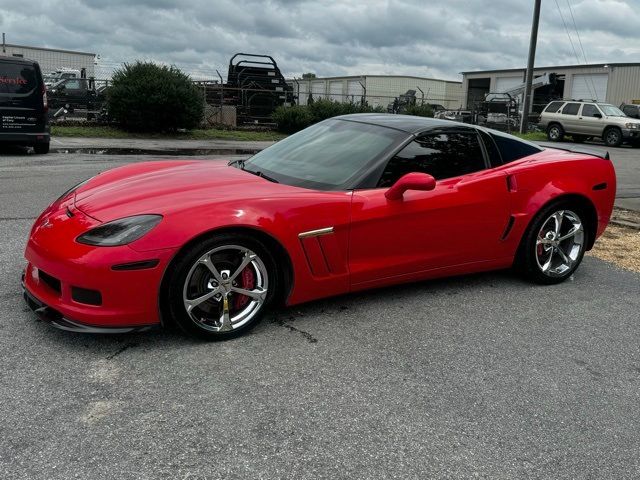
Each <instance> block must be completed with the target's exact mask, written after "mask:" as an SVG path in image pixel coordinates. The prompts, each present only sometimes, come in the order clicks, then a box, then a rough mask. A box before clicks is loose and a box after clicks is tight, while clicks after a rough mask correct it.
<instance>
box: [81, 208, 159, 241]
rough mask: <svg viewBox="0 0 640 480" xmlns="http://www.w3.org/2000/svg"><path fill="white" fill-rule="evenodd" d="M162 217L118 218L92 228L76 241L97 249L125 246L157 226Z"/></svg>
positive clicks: (138, 216)
mask: <svg viewBox="0 0 640 480" xmlns="http://www.w3.org/2000/svg"><path fill="white" fill-rule="evenodd" d="M160 220H162V215H135V216H133V217H125V218H120V219H118V220H113V221H111V222H108V223H105V224H103V225H100V226H99V227H96V228H93V229H91V230H89V231H88V232H85V233H83V234H82V235H80V236H79V237H78V238H76V240H77V241H78V242H79V243H84V244H86V245H94V246H97V247H116V246H119V245H126V244H128V243H131V242H133V241H135V240H138V239H139V238H142V237H143V236H144V235H146V234H147V233H149V231H150V230H151V229H152V228H153V227H155V226H156V225H158V223H160Z"/></svg>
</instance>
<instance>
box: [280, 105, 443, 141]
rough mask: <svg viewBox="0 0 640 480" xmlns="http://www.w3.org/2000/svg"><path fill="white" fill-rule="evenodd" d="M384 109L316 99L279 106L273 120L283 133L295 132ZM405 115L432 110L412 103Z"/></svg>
mask: <svg viewBox="0 0 640 480" xmlns="http://www.w3.org/2000/svg"><path fill="white" fill-rule="evenodd" d="M385 111H386V110H385V109H384V108H383V107H370V106H369V105H358V104H353V103H340V102H334V101H332V100H324V99H321V100H316V101H315V102H313V103H310V104H309V105H294V106H291V107H285V106H281V107H278V108H277V109H276V111H275V112H274V113H273V117H272V118H273V121H274V122H275V123H276V125H277V128H278V130H279V131H281V132H284V133H295V132H297V131H300V130H302V129H304V128H307V127H308V126H309V125H313V124H314V123H317V122H320V121H322V120H325V119H327V118H331V117H337V116H338V115H347V114H350V113H373V112H377V113H382V112H385ZM405 113H406V114H407V115H417V116H421V117H433V111H432V110H431V107H429V106H428V105H422V106H420V105H413V106H410V107H407V110H406V112H405Z"/></svg>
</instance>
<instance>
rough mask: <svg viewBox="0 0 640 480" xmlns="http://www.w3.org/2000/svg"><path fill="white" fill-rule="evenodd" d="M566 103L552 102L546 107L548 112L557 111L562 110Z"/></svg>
mask: <svg viewBox="0 0 640 480" xmlns="http://www.w3.org/2000/svg"><path fill="white" fill-rule="evenodd" d="M563 104H564V102H551V103H550V104H549V105H547V108H545V109H544V111H545V112H546V113H556V112H557V111H558V110H560V107H561V106H562V105H563Z"/></svg>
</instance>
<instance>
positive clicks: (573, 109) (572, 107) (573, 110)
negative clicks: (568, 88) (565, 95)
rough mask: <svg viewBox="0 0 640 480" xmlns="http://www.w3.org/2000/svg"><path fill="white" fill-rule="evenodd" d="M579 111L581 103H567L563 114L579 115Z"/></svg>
mask: <svg viewBox="0 0 640 480" xmlns="http://www.w3.org/2000/svg"><path fill="white" fill-rule="evenodd" d="M578 110H580V104H579V103H567V104H566V105H565V106H564V108H563V109H562V113H564V114H565V115H577V114H578Z"/></svg>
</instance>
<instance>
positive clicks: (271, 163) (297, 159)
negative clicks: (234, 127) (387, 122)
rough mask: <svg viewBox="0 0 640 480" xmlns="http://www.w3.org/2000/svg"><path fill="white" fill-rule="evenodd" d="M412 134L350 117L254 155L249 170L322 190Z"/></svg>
mask: <svg viewBox="0 0 640 480" xmlns="http://www.w3.org/2000/svg"><path fill="white" fill-rule="evenodd" d="M407 137H408V134H407V133H406V132H402V131H399V130H395V129H392V128H386V127H381V126H378V125H369V124H366V123H358V122H352V121H347V120H335V119H331V120H325V121H324V122H320V123H317V124H316V125H313V126H311V127H309V128H307V129H305V130H302V131H301V132H298V133H296V134H295V135H292V136H290V137H288V138H285V139H284V140H281V141H279V142H278V143H276V144H275V145H272V146H271V147H269V148H266V149H265V150H263V151H261V152H260V153H258V154H256V155H254V156H253V157H251V158H250V159H249V160H247V161H246V162H245V164H244V168H245V170H249V171H251V172H256V173H257V172H260V173H262V174H264V175H265V176H267V177H271V178H273V179H275V180H277V181H278V182H280V183H285V184H287V185H294V186H298V187H306V188H316V189H320V190H338V189H340V188H352V187H353V186H352V185H350V183H351V182H352V181H353V180H355V178H356V177H358V176H359V175H361V174H363V173H365V172H366V171H367V169H368V168H369V167H370V166H371V164H372V163H374V162H375V161H376V160H377V159H379V158H381V157H382V156H384V155H386V154H387V153H388V152H390V151H391V150H393V149H394V148H395V147H396V146H397V145H399V144H400V143H401V142H402V141H403V140H404V139H405V138H407Z"/></svg>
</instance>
